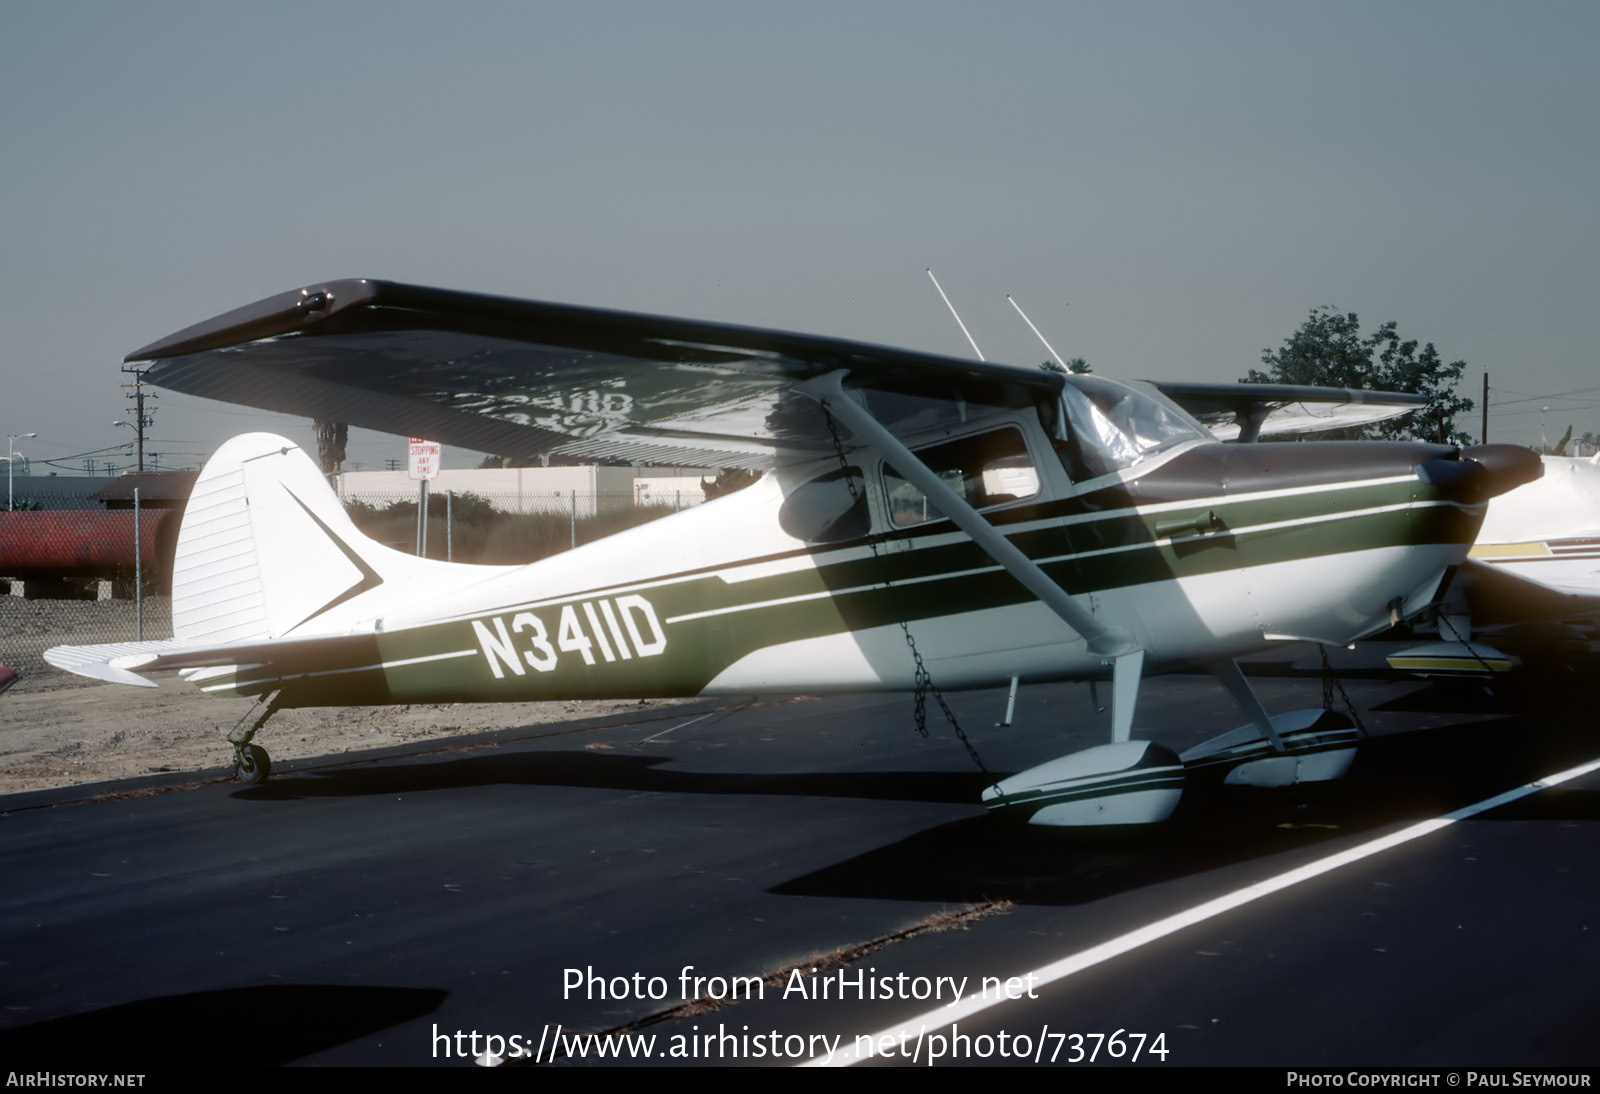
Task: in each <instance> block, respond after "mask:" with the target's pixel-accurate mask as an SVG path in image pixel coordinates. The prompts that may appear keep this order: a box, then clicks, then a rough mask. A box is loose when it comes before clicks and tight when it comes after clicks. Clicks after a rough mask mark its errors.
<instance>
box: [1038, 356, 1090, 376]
mask: <svg viewBox="0 0 1600 1094" xmlns="http://www.w3.org/2000/svg"><path fill="white" fill-rule="evenodd" d="M1039 367H1040V368H1042V369H1044V370H1045V371H1046V372H1070V373H1072V374H1073V375H1074V376H1081V375H1083V374H1084V373H1085V372H1088V371H1089V362H1087V361H1085V360H1084V359H1083V358H1082V357H1072V358H1069V359H1068V360H1067V367H1066V368H1062V367H1061V366H1060V365H1058V364H1056V363H1055V362H1054V361H1046V362H1045V363H1044V364H1042V365H1040V366H1039Z"/></svg>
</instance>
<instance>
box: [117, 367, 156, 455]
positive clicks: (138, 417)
mask: <svg viewBox="0 0 1600 1094" xmlns="http://www.w3.org/2000/svg"><path fill="white" fill-rule="evenodd" d="M122 371H123V372H126V373H128V374H130V375H131V376H132V377H133V382H132V383H129V384H123V385H122V386H123V387H131V388H133V391H132V392H131V393H129V394H128V396H127V398H129V399H132V400H133V421H131V422H129V423H127V424H129V425H131V426H133V432H134V435H135V436H136V437H137V438H138V448H139V453H138V465H137V466H138V469H139V470H140V471H143V470H144V431H145V430H146V429H149V428H150V425H151V423H152V422H154V420H155V418H154V416H153V413H154V412H153V409H152V413H151V414H146V413H145V410H144V401H145V399H146V398H150V399H155V398H159V396H157V395H153V394H152V395H149V396H146V395H145V391H144V389H145V382H144V370H143V369H141V368H139V366H137V365H124V366H123V367H122Z"/></svg>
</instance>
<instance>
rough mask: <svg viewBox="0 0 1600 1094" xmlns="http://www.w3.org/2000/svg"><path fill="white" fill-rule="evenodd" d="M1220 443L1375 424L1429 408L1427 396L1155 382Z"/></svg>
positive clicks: (1281, 385) (1297, 387)
mask: <svg viewBox="0 0 1600 1094" xmlns="http://www.w3.org/2000/svg"><path fill="white" fill-rule="evenodd" d="M1154 383H1155V386H1156V387H1157V388H1158V389H1160V391H1161V393H1162V394H1163V395H1165V396H1167V398H1169V399H1171V400H1172V401H1173V402H1175V403H1177V404H1178V405H1179V406H1181V407H1183V409H1184V410H1187V411H1188V412H1189V413H1190V414H1191V415H1192V416H1194V417H1195V418H1196V419H1197V420H1199V421H1200V422H1201V423H1202V424H1203V425H1205V427H1206V428H1207V429H1209V430H1210V431H1211V433H1212V435H1213V436H1214V437H1216V438H1217V440H1219V441H1231V440H1235V439H1237V440H1240V441H1246V442H1247V441H1254V440H1257V439H1258V438H1260V437H1282V436H1288V435H1291V434H1299V433H1319V432H1323V431H1325V430H1329V429H1345V428H1348V427H1350V426H1361V425H1371V424H1372V423H1373V422H1381V421H1385V420H1387V419H1389V418H1397V417H1399V416H1400V415H1402V414H1409V413H1411V412H1412V411H1413V410H1416V409H1418V408H1419V407H1423V406H1426V405H1427V404H1428V397H1427V396H1426V395H1409V394H1405V393H1403V392H1398V391H1355V390H1352V389H1349V388H1333V387H1306V386H1302V385H1299V384H1191V383H1182V382H1171V381H1154Z"/></svg>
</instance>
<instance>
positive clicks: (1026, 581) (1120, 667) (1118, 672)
mask: <svg viewBox="0 0 1600 1094" xmlns="http://www.w3.org/2000/svg"><path fill="white" fill-rule="evenodd" d="M846 371H847V370H838V371H834V372H830V373H828V374H827V375H826V376H819V377H818V378H817V379H815V380H812V381H809V382H808V383H805V384H803V385H800V388H799V390H800V391H802V392H804V393H805V394H806V395H808V396H810V397H811V398H813V399H816V400H817V401H818V402H819V403H821V404H822V406H823V408H824V409H825V410H827V411H828V413H830V414H832V415H833V416H834V417H835V418H838V419H839V420H840V421H842V422H844V424H845V425H846V426H848V427H849V429H850V431H851V432H852V433H854V434H855V435H856V436H857V437H858V438H860V439H861V440H862V441H863V442H864V443H866V444H867V445H868V446H870V447H871V448H872V449H874V450H875V451H876V452H877V453H878V455H880V456H882V457H883V458H884V459H885V460H887V461H888V463H889V465H890V466H891V467H893V468H894V469H895V470H896V471H897V472H899V474H900V476H901V478H903V479H905V480H906V481H907V482H909V483H911V484H912V485H913V486H915V487H916V488H917V489H918V490H921V491H922V492H923V494H924V495H926V496H927V498H928V500H929V501H930V502H932V503H933V504H934V505H935V506H937V507H938V509H939V511H940V512H941V513H943V514H944V515H945V516H946V517H948V518H950V520H951V521H952V522H954V524H955V525H956V527H957V528H960V529H961V530H962V531H963V532H965V533H966V534H967V535H969V536H971V537H972V541H973V542H974V543H976V544H977V545H978V546H979V547H981V548H983V550H984V552H985V553H987V554H988V555H989V557H990V558H992V559H994V560H995V561H996V562H998V563H999V564H1000V565H1001V566H1002V567H1004V569H1005V570H1006V572H1007V573H1009V574H1010V575H1011V576H1012V577H1014V578H1016V579H1017V580H1018V581H1020V582H1021V583H1022V585H1023V587H1024V588H1026V589H1027V590H1028V591H1029V592H1031V593H1032V594H1033V595H1034V596H1036V597H1038V599H1039V601H1040V602H1041V603H1042V604H1044V605H1045V606H1046V607H1047V608H1049V609H1050V610H1051V611H1053V612H1055V613H1056V615H1058V616H1060V617H1061V619H1062V620H1063V621H1064V622H1065V623H1066V624H1067V626H1069V627H1071V628H1072V630H1073V631H1074V632H1075V633H1077V634H1079V635H1082V636H1083V638H1084V640H1085V641H1086V642H1088V644H1089V649H1090V651H1091V652H1093V653H1097V654H1100V655H1101V656H1102V657H1104V658H1105V660H1106V663H1107V664H1110V665H1112V666H1113V669H1112V674H1113V684H1112V694H1113V697H1114V699H1115V702H1114V703H1113V706H1112V726H1113V730H1112V732H1113V740H1119V741H1125V740H1127V739H1128V734H1129V732H1130V731H1131V728H1132V725H1133V705H1134V699H1135V697H1136V696H1137V694H1138V684H1139V675H1140V672H1141V670H1142V668H1143V665H1144V650H1143V649H1142V648H1141V647H1140V646H1139V645H1138V643H1136V642H1135V641H1134V640H1133V636H1132V635H1130V634H1129V633H1128V632H1127V631H1125V630H1123V629H1122V628H1121V627H1113V626H1110V625H1108V624H1106V623H1104V622H1102V621H1101V620H1100V619H1099V618H1098V617H1096V616H1095V614H1094V613H1093V612H1091V611H1088V610H1087V609H1085V608H1083V607H1080V606H1079V605H1078V604H1077V603H1076V602H1075V601H1074V600H1073V599H1072V597H1071V596H1069V595H1067V591H1066V590H1065V589H1063V588H1062V587H1061V586H1060V585H1058V584H1057V583H1056V582H1055V580H1054V579H1052V578H1051V577H1050V575H1049V574H1047V573H1045V572H1044V571H1043V570H1042V569H1040V568H1039V565H1038V564H1037V563H1035V562H1034V561H1033V560H1032V559H1031V558H1029V557H1028V556H1027V555H1025V554H1023V553H1022V551H1021V550H1020V549H1018V548H1017V547H1016V546H1015V545H1014V544H1013V543H1012V542H1011V541H1010V540H1009V539H1007V538H1006V537H1005V536H1003V535H1001V534H1000V532H999V531H998V530H996V528H995V526H994V525H992V524H990V523H989V522H988V521H987V520H985V519H984V517H983V515H982V514H981V513H979V512H978V511H977V510H976V509H974V508H973V507H972V506H971V505H969V504H968V503H967V500H966V499H965V498H963V497H962V496H961V495H959V494H957V493H956V492H955V491H954V490H952V489H950V487H949V486H947V485H946V484H945V482H944V480H943V479H941V478H940V477H939V476H938V475H937V474H935V473H934V472H933V471H932V470H931V469H929V467H928V465H927V464H925V463H923V462H922V461H921V460H920V459H918V458H917V457H916V455H915V454H913V453H912V451H911V450H910V449H909V448H907V447H906V446H905V445H903V444H901V443H900V440H899V438H898V437H896V436H895V435H894V434H893V433H891V432H889V430H888V429H886V428H884V426H883V425H882V423H880V422H879V421H878V420H877V419H876V418H874V417H873V416H872V415H871V414H869V413H868V412H867V411H866V409H865V408H863V407H862V406H861V405H860V404H859V403H857V402H856V401H855V400H854V399H852V398H850V396H849V395H847V394H846V393H845V390H844V386H843V380H844V377H845V375H846Z"/></svg>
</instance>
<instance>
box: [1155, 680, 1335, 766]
mask: <svg viewBox="0 0 1600 1094" xmlns="http://www.w3.org/2000/svg"><path fill="white" fill-rule="evenodd" d="M1211 672H1212V674H1213V675H1215V676H1216V677H1217V679H1218V680H1219V681H1221V683H1222V686H1223V687H1224V688H1226V689H1227V691H1228V694H1229V695H1230V696H1232V697H1233V701H1234V702H1235V703H1237V704H1238V705H1239V709H1240V710H1242V711H1244V713H1245V715H1246V716H1248V717H1249V719H1250V724H1249V725H1246V726H1240V727H1239V728H1238V729H1235V730H1232V731H1231V732H1228V733H1224V734H1223V735H1222V736H1220V737H1213V738H1212V739H1211V740H1209V741H1206V742H1205V743H1204V744H1200V745H1196V746H1195V747H1194V748H1191V749H1189V751H1187V752H1185V753H1184V754H1183V756H1182V757H1181V759H1182V760H1183V763H1184V766H1185V767H1186V768H1187V769H1188V770H1189V771H1191V772H1201V771H1212V772H1225V774H1224V775H1223V779H1222V781H1223V782H1224V783H1225V784H1227V785H1229V786H1261V787H1281V786H1294V785H1296V784H1299V783H1314V782H1328V781H1330V780H1332V779H1337V778H1340V777H1341V776H1343V775H1344V773H1345V772H1346V771H1348V770H1350V764H1351V762H1352V761H1354V760H1355V758H1356V745H1357V744H1358V743H1359V742H1360V740H1361V733H1360V731H1359V730H1358V729H1357V728H1356V727H1355V725H1354V724H1353V723H1352V722H1351V721H1350V719H1349V718H1347V717H1345V716H1344V715H1343V714H1339V713H1337V712H1335V711H1332V710H1323V709H1322V708H1320V707H1313V708H1311V709H1308V710H1291V711H1289V712H1288V713H1285V714H1276V715H1271V716H1269V715H1268V714H1267V712H1266V709H1265V708H1264V707H1262V705H1261V700H1260V699H1259V698H1257V697H1256V693H1255V689H1254V688H1252V687H1251V686H1250V682H1249V681H1248V680H1246V679H1245V678H1244V673H1242V672H1240V671H1239V666H1238V663H1237V662H1234V661H1220V662H1218V663H1216V664H1214V665H1212V666H1211Z"/></svg>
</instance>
